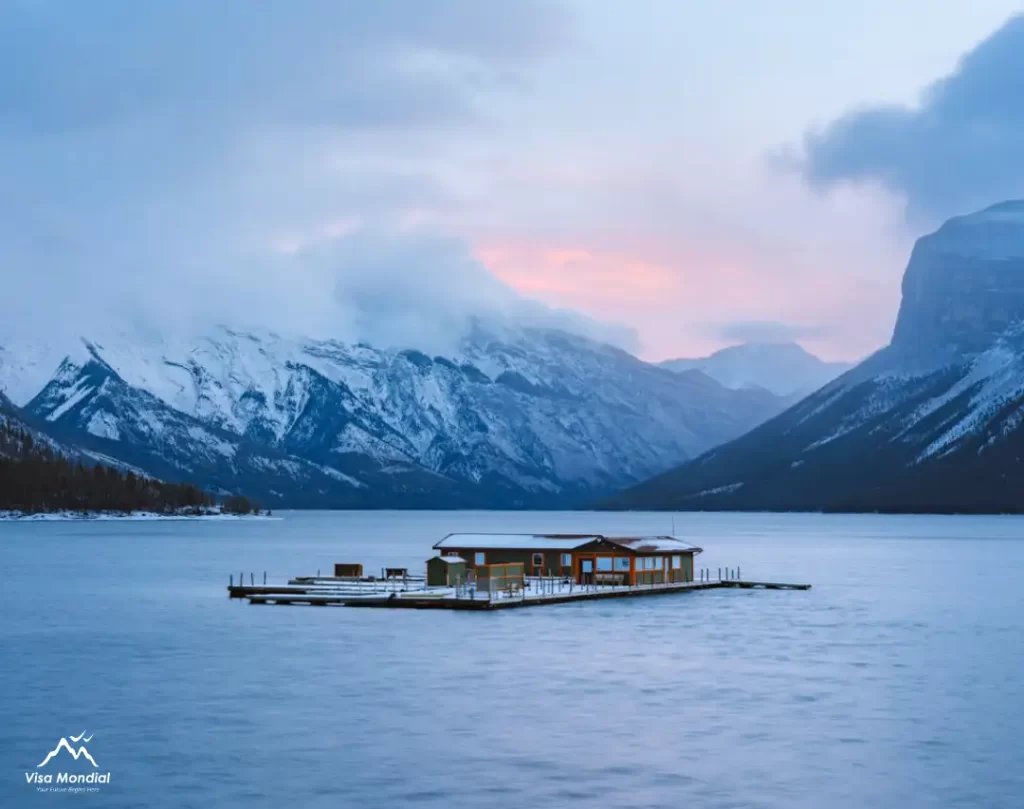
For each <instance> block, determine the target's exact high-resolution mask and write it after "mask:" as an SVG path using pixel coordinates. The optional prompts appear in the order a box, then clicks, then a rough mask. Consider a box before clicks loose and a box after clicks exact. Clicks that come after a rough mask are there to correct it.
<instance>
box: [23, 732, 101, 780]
mask: <svg viewBox="0 0 1024 809" xmlns="http://www.w3.org/2000/svg"><path fill="white" fill-rule="evenodd" d="M68 738H70V739H71V741H72V742H74V743H75V744H79V742H91V741H92V736H86V735H85V731H84V730H83V731H82V732H81V733H79V734H78V735H77V736H70V737H64V736H62V737H61V739H60V741H59V742H57V746H56V747H54V748H53V750H51V751H50V752H49V753H47V754H46V758H44V759H43V760H42V761H40V762H39V763H38V764H36V769H37V770H38V769H39V768H40V767H45V766H46V765H47V764H49V763H50V759H52V758H53V757H54V756H55V755H57V754H58V753H59V752H60V751H61V750H67V751H68V752H69V753H70V754H71V755H72V757H73V758H74V759H75V761H77V760H78V759H79V758H80V757H82V756H85V759H86V760H87V761H88V762H89V763H90V764H92V766H93V767H97V766H99V765H98V764H96V759H94V758H93V757H92V756H91V755H90V754H89V751H88V750H86V749H85V744H80V745H79V747H78V748H77V749H76V748H74V747H72V746H71V742H69V741H68Z"/></svg>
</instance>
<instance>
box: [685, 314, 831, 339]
mask: <svg viewBox="0 0 1024 809" xmlns="http://www.w3.org/2000/svg"><path fill="white" fill-rule="evenodd" d="M701 330H702V331H705V332H708V333H710V334H711V335H713V336H714V337H715V338H717V339H719V340H723V341H725V342H728V343H793V342H797V341H798V340H820V339H822V338H824V337H827V336H829V334H830V332H831V331H832V330H831V329H830V328H829V327H828V326H820V325H813V326H807V325H799V324H794V323H781V322H778V321H773V320H741V321H736V322H734V323H719V324H704V325H703V326H702V327H701Z"/></svg>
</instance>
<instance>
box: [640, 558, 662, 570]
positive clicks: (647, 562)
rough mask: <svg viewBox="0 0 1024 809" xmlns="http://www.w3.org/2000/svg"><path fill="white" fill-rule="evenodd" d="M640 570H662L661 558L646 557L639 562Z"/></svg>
mask: <svg viewBox="0 0 1024 809" xmlns="http://www.w3.org/2000/svg"><path fill="white" fill-rule="evenodd" d="M637 561H638V564H639V569H640V570H661V557H660V556H646V557H644V558H643V559H639V560H637Z"/></svg>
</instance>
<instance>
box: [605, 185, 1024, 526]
mask: <svg viewBox="0 0 1024 809" xmlns="http://www.w3.org/2000/svg"><path fill="white" fill-rule="evenodd" d="M1022 423H1024V201H1014V202H1005V203H1001V204H999V205H995V206H993V207H991V208H988V209H986V210H984V211H980V212H978V213H974V214H971V215H968V216H962V217H958V218H955V219H952V220H950V221H949V222H947V223H945V224H944V225H943V226H942V227H940V228H939V229H938V230H937V231H936V232H935V233H932V234H930V235H928V236H925V237H923V238H921V239H920V240H919V241H918V242H917V244H916V245H915V247H914V250H913V253H912V254H911V257H910V262H909V264H908V266H907V270H906V273H905V275H904V278H903V297H902V303H901V306H900V310H899V315H898V317H897V321H896V327H895V330H894V332H893V337H892V341H891V343H890V345H888V346H887V347H885V348H883V349H882V350H880V351H879V352H877V353H876V354H874V355H873V356H871V357H870V358H868V359H867V360H866V361H865V362H863V363H861V364H860V365H859V366H857V367H856V368H854V369H853V370H851V371H849V372H847V373H846V374H844V375H843V376H841V377H839V378H838V379H836V380H835V381H834V382H832V383H830V384H829V385H827V386H826V387H825V388H823V389H822V390H820V391H818V392H817V393H815V394H814V395H812V396H810V397H809V398H807V399H805V400H803V401H802V402H800V403H799V404H797V405H796V406H795V407H793V408H791V409H789V410H787V411H786V412H785V413H782V414H781V415H779V416H777V417H776V418H774V419H772V420H770V421H768V422H767V423H765V424H763V425H761V426H760V427H758V428H756V429H755V430H753V431H751V432H750V433H748V434H746V435H744V436H742V437H741V438H739V439H737V440H735V441H733V442H731V443H729V444H726V445H724V446H722V447H718V448H715V449H713V450H711V451H710V452H707V453H705V454H704V455H703V456H701V457H699V458H697V459H696V460H694V461H692V462H689V463H687V464H685V465H683V466H681V467H680V468H678V469H675V470H673V471H671V472H668V473H666V474H664V475H660V476H658V477H655V478H654V479H652V480H650V481H647V482H645V483H643V484H641V485H639V486H637V487H635V488H632V489H630V490H627V491H625V492H623V493H621V494H620V495H617V496H616V497H614V498H612V499H611V500H610V501H608V503H607V505H608V506H609V507H613V508H637V509H639V508H655V509H694V510H697V509H708V510H719V509H721V510H725V509H744V510H751V509H756V510H843V511H872V510H880V511H929V512H931V511H934V512H1020V511H1024V466H1022V458H1024V430H1022V429H1021V425H1022Z"/></svg>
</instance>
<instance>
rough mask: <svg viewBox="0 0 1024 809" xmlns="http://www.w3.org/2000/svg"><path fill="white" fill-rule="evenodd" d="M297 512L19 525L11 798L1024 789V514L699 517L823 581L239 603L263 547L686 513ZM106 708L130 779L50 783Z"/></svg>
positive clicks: (839, 795)
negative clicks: (450, 599)
mask: <svg viewBox="0 0 1024 809" xmlns="http://www.w3.org/2000/svg"><path fill="white" fill-rule="evenodd" d="M283 516H284V517H285V519H283V520H273V521H269V520H268V521H238V522H223V521H221V522H200V521H197V522H110V521H106V522H98V521H95V522H88V521H85V522H61V523H49V522H46V523H44V522H36V523H27V522H18V523H14V522H4V523H0V542H2V549H3V562H4V567H5V570H4V576H3V584H2V589H0V599H2V604H0V607H2V610H0V724H2V728H0V806H2V807H22V806H31V807H35V806H56V805H61V806H70V805H75V806H102V807H140V806H145V807H157V808H159V809H162V808H163V807H167V808H168V809H170V808H171V807H174V809H178V808H179V807H214V806H215V807H243V806H244V807H252V808H253V809H257V808H262V807H275V809H280V808H281V807H302V809H311V808H315V807H324V808H325V809H326V808H328V807H329V808H330V809H335V808H336V807H349V806H351V807H378V806H379V807H389V808H392V807H416V808H417V809H420V807H445V808H446V809H452V808H456V809H461V807H467V808H468V807H472V808H473V809H479V807H506V806H530V807H550V809H562V807H566V806H573V807H591V806H592V807H603V808H606V809H611V808H612V807H672V809H677V808H678V807H680V806H684V805H691V806H699V807H702V809H719V808H720V809H725V807H779V809H782V808H783V807H785V809H794V808H800V809H821V807H830V809H840V808H841V807H850V808H851V809H853V808H854V807H856V809H861V808H862V807H864V806H872V807H874V809H888V808H889V807H892V809H897V808H899V809H906V808H908V807H910V808H914V809H916V808H917V807H922V808H928V807H935V808H936V809H938V807H942V809H949V807H971V809H980V808H982V807H999V808H1000V809H1002V808H1003V807H1016V806H1021V805H1024V770H1022V768H1021V766H1020V750H1021V749H1022V747H1024V631H1022V630H1024V587H1022V582H1024V541H1022V539H1021V537H1022V533H1024V519H1022V518H1015V517H948V516H942V517H938V516H936V517H928V516H875V515H863V516H838V515H835V516H833V515H763V514H745V515H737V514H696V515H676V517H675V530H676V533H678V534H680V535H683V536H685V537H687V538H689V539H692V541H694V542H695V543H696V544H698V545H701V546H702V547H704V549H705V552H704V553H703V554H702V555H701V556H698V557H697V562H696V565H697V567H710V568H712V569H716V570H717V568H718V567H719V566H722V567H725V566H730V567H736V566H739V567H741V568H742V571H743V576H744V578H747V579H760V580H775V581H789V582H810V583H812V584H813V585H814V589H812V590H810V591H808V592H788V591H781V592H776V591H740V590H722V591H717V590H715V591H707V592H697V593H685V594H678V595H664V596H658V597H651V598H639V599H622V600H610V601H595V602H590V603H580V604H564V605H558V606H548V607H538V608H533V609H523V610H510V611H503V612H496V613H465V612H443V611H442V612H435V611H427V612H421V611H415V610H394V611H392V610H354V609H338V608H332V609H316V608H309V607H256V606H251V605H249V604H247V603H245V602H243V601H229V600H228V598H227V596H226V591H225V587H226V585H227V583H228V576H229V575H231V574H233V575H234V576H235V577H236V579H237V576H238V573H239V572H240V571H246V576H247V577H248V572H249V571H254V572H255V574H256V576H257V578H262V574H263V571H266V572H267V574H268V577H269V579H271V580H274V581H283V580H284V579H285V578H287V577H289V576H293V575H302V574H310V573H315V572H316V570H317V569H318V568H319V569H321V570H322V571H323V572H324V573H325V574H326V573H327V572H328V571H330V570H331V568H332V566H333V563H334V562H336V561H358V562H363V563H364V564H365V565H366V568H367V570H368V571H372V570H374V569H379V568H380V567H381V566H384V565H388V566H408V567H410V568H413V569H416V570H420V569H422V566H423V562H424V560H426V559H427V558H428V556H430V555H431V551H430V546H431V545H432V544H433V543H434V542H435V541H437V540H438V539H440V538H441V537H442V536H443V535H444V534H446V533H448V532H453V531H510V532H518V531H555V532H582V531H594V532H605V533H630V532H635V531H639V532H658V533H668V532H670V531H671V529H672V524H671V520H672V517H671V516H669V515H664V514H606V513H600V514H594V513H494V512H490V513H484V512H475V513H474V512H459V513H449V512H431V513H422V512H419V513H408V512H404V513H403V512H374V513H368V512H330V513H329V512H306V513H296V512H290V513H286V514H284V515H283ZM82 731H87V733H88V734H90V735H93V736H94V738H93V739H92V741H91V742H90V743H89V745H88V749H89V751H90V753H91V754H92V756H94V758H95V760H96V761H97V766H98V770H99V771H103V772H110V773H111V783H110V784H109V785H103V786H101V787H100V788H99V789H100V791H99V792H98V793H85V794H77V795H68V794H49V793H41V792H37V791H36V788H35V787H33V786H31V785H28V784H27V783H26V780H25V773H26V772H32V771H35V770H36V765H37V764H39V763H40V761H41V760H42V759H43V757H44V756H45V755H46V754H47V752H49V751H50V750H52V749H54V747H55V745H56V744H57V742H58V741H59V740H60V739H61V737H67V736H69V735H72V734H73V735H78V734H79V733H81V732H82ZM59 755H60V756H62V757H66V762H65V765H62V766H66V767H67V769H69V770H70V769H73V768H78V767H79V765H82V766H83V767H84V769H75V771H76V772H87V771H89V770H91V769H92V768H91V767H90V766H88V765H86V764H84V762H83V761H82V760H81V759H80V760H79V761H77V762H75V761H73V760H72V759H71V758H70V756H69V755H68V754H67V752H66V751H65V752H61V753H60V754H59ZM67 762H70V764H68V763H67ZM57 763H58V762H57V761H55V762H54V763H53V764H52V765H49V768H50V769H52V768H53V767H54V766H55V765H56V764H57Z"/></svg>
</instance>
